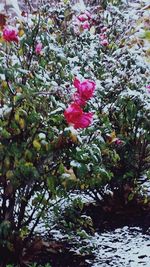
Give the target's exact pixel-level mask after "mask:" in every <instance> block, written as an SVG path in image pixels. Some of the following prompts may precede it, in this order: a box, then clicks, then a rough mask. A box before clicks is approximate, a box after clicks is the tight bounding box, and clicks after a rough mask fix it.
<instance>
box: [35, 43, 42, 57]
mask: <svg viewBox="0 0 150 267" xmlns="http://www.w3.org/2000/svg"><path fill="white" fill-rule="evenodd" d="M42 47H43V45H42V43H37V44H36V47H35V53H36V54H37V55H40V54H41V51H42Z"/></svg>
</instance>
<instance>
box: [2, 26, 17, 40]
mask: <svg viewBox="0 0 150 267" xmlns="http://www.w3.org/2000/svg"><path fill="white" fill-rule="evenodd" d="M3 39H4V40H5V41H6V42H16V43H18V41H19V38H18V31H17V30H16V29H13V28H11V27H5V28H4V29H3Z"/></svg>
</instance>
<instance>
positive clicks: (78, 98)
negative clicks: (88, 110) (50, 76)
mask: <svg viewBox="0 0 150 267" xmlns="http://www.w3.org/2000/svg"><path fill="white" fill-rule="evenodd" d="M72 100H73V101H74V102H75V103H77V104H78V105H79V106H83V107H84V106H85V105H86V100H84V99H82V98H81V96H80V94H79V93H78V92H76V93H75V94H74V95H73V97H72Z"/></svg>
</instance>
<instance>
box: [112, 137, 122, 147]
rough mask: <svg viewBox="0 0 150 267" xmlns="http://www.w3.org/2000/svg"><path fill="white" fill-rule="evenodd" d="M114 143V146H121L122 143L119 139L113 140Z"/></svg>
mask: <svg viewBox="0 0 150 267" xmlns="http://www.w3.org/2000/svg"><path fill="white" fill-rule="evenodd" d="M114 143H115V144H116V145H121V144H122V143H123V141H122V140H121V139H120V138H115V140H114Z"/></svg>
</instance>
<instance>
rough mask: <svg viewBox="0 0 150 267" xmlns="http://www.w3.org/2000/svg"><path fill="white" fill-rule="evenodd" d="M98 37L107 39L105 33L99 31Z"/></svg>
mask: <svg viewBox="0 0 150 267" xmlns="http://www.w3.org/2000/svg"><path fill="white" fill-rule="evenodd" d="M99 38H100V40H105V39H107V35H106V34H105V33H100V34H99Z"/></svg>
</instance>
